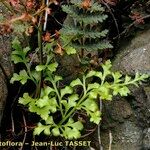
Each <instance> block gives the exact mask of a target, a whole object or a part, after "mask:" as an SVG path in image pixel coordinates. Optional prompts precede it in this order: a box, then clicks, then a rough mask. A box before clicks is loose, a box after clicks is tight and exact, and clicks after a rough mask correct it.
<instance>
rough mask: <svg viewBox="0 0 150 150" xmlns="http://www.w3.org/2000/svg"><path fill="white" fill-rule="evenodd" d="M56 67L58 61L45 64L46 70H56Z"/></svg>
mask: <svg viewBox="0 0 150 150" xmlns="http://www.w3.org/2000/svg"><path fill="white" fill-rule="evenodd" d="M57 67H58V63H56V62H55V63H52V64H50V65H48V66H47V68H48V70H49V71H51V72H54V71H56V69H57Z"/></svg>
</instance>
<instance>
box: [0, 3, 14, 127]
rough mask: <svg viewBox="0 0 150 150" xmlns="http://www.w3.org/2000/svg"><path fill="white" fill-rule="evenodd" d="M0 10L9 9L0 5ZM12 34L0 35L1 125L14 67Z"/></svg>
mask: <svg viewBox="0 0 150 150" xmlns="http://www.w3.org/2000/svg"><path fill="white" fill-rule="evenodd" d="M0 12H1V13H2V14H5V15H7V12H8V11H7V10H6V9H5V8H4V7H3V6H2V4H1V5H0ZM10 38H11V37H10V35H0V126H1V119H2V116H3V110H4V108H5V103H6V98H7V79H6V77H7V78H9V77H10V75H11V74H12V72H13V67H12V65H11V61H10V51H11V43H10Z"/></svg>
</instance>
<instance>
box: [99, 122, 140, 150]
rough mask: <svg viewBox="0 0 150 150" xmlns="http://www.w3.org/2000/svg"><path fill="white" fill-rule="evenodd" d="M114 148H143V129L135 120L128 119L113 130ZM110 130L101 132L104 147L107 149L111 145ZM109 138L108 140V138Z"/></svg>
mask: <svg viewBox="0 0 150 150" xmlns="http://www.w3.org/2000/svg"><path fill="white" fill-rule="evenodd" d="M109 131H111V133H112V139H113V141H112V145H111V148H112V150H140V149H141V144H142V143H141V133H142V130H141V129H140V128H139V127H137V125H136V124H135V123H134V122H131V121H126V122H124V123H122V124H119V125H118V126H116V127H115V128H113V129H112V130H109ZM109 131H108V130H105V132H102V133H101V140H102V143H103V149H104V150H105V149H106V150H107V149H108V147H109ZM106 139H107V140H106Z"/></svg>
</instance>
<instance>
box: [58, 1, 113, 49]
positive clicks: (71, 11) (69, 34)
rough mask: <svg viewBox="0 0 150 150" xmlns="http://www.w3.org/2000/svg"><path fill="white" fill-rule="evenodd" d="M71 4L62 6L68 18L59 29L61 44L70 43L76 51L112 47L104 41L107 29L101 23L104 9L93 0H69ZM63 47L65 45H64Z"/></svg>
mask: <svg viewBox="0 0 150 150" xmlns="http://www.w3.org/2000/svg"><path fill="white" fill-rule="evenodd" d="M70 3H71V4H69V5H64V6H62V9H63V11H64V12H66V13H67V14H68V17H67V19H66V20H69V21H68V22H67V23H66V24H65V23H64V27H63V28H62V29H61V33H62V36H61V39H62V44H63V45H65V46H66V43H67V45H71V46H72V47H74V48H75V49H76V50H77V51H78V52H81V51H83V50H84V51H89V52H91V51H102V50H104V49H106V48H112V45H111V44H110V43H109V42H108V41H106V40H105V39H104V38H105V37H106V35H107V33H108V30H107V29H104V30H103V29H102V26H101V24H102V23H103V21H104V20H105V19H106V18H107V15H106V14H104V11H105V9H104V8H103V7H102V5H101V4H99V3H98V2H95V0H71V2H70ZM64 48H65V47H64Z"/></svg>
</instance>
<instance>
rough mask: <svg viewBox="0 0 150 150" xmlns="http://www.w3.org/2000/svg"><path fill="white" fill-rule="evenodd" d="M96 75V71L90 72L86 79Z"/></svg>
mask: <svg viewBox="0 0 150 150" xmlns="http://www.w3.org/2000/svg"><path fill="white" fill-rule="evenodd" d="M95 74H96V71H90V72H89V73H88V74H87V75H86V78H90V77H93V76H95Z"/></svg>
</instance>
